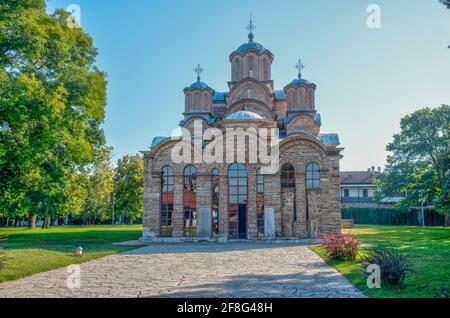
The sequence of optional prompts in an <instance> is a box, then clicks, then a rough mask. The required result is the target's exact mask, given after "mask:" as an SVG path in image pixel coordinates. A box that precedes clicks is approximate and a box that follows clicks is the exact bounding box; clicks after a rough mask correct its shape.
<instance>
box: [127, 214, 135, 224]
mask: <svg viewBox="0 0 450 318" xmlns="http://www.w3.org/2000/svg"><path fill="white" fill-rule="evenodd" d="M133 223H134V217H132V216H131V217H130V221H129V222H128V224H129V225H133Z"/></svg>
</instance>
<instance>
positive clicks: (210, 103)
mask: <svg viewBox="0 0 450 318" xmlns="http://www.w3.org/2000/svg"><path fill="white" fill-rule="evenodd" d="M253 29H254V26H253V24H252V23H251V22H250V25H249V31H250V34H249V35H248V42H246V43H244V44H242V45H241V46H240V47H239V48H238V49H236V50H235V51H233V52H232V53H231V54H230V56H229V60H230V66H231V80H230V81H229V82H228V87H229V90H228V91H227V92H217V91H215V90H214V89H213V88H211V87H209V86H208V85H207V84H206V83H205V82H203V81H201V79H200V73H201V71H202V70H201V68H200V66H199V67H198V68H197V70H196V71H197V72H198V78H197V81H196V82H194V83H193V84H192V85H190V86H188V87H186V88H185V89H184V94H185V107H184V113H183V115H184V119H183V120H182V121H181V122H180V126H181V127H183V128H186V129H187V130H189V131H193V130H194V122H196V121H197V122H199V121H200V122H201V124H202V125H201V127H202V129H203V130H205V129H207V128H211V127H212V128H216V129H220V130H225V129H226V128H230V127H242V128H248V127H255V128H261V127H265V128H272V129H273V128H277V129H278V134H277V136H276V139H277V142H278V147H279V158H278V159H279V169H277V171H276V172H272V173H269V174H267V173H263V172H262V169H261V168H262V166H263V165H261V164H258V163H253V162H249V161H247V159H248V149H255V145H253V144H252V142H251V141H249V140H247V141H246V142H245V145H246V146H247V150H245V151H246V155H245V159H246V161H244V162H237V161H236V162H232V163H230V162H227V163H225V161H224V162H219V163H212V164H211V163H205V162H201V163H182V164H180V163H174V162H173V159H172V158H173V157H172V150H173V148H174V146H175V145H176V144H177V143H179V142H180V141H179V140H176V139H174V138H170V137H168V138H165V137H156V138H154V140H153V142H152V145H151V147H150V149H149V150H147V151H143V154H144V164H145V171H144V173H145V176H144V216H143V240H144V241H148V242H189V241H199V240H208V241H218V242H227V241H230V240H259V239H261V240H273V239H297V238H310V237H317V236H318V235H319V234H320V233H324V232H330V231H336V230H339V229H340V219H341V201H340V185H339V161H340V159H341V158H342V156H341V154H340V153H341V151H342V148H339V138H338V135H337V134H322V133H320V127H321V117H320V115H319V113H318V112H317V110H316V104H315V92H316V85H315V84H313V83H311V82H309V81H307V80H306V79H304V78H303V77H302V74H301V71H302V68H303V65H302V63H301V62H299V64H298V65H297V68H298V71H299V72H298V76H297V78H295V79H294V80H293V81H292V82H290V83H288V84H287V85H285V86H284V88H283V89H282V90H276V89H275V86H274V81H273V80H272V75H271V66H272V63H273V62H274V54H273V53H272V52H271V51H270V50H268V49H266V48H264V47H263V46H262V45H261V44H259V43H257V42H255V41H254V36H253ZM163 110H164V109H161V111H163ZM269 139H270V137H269ZM190 142H192V144H193V147H200V148H205V146H206V144H207V143H208V141H204V140H201V142H200V143H199V142H198V141H196V140H194V139H192V140H191V141H190ZM235 150H236V151H237V152H238V151H239V150H241V149H235Z"/></svg>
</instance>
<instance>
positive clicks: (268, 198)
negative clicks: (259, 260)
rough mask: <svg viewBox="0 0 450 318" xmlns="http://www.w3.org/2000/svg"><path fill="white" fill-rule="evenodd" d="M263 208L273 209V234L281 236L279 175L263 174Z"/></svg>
mask: <svg viewBox="0 0 450 318" xmlns="http://www.w3.org/2000/svg"><path fill="white" fill-rule="evenodd" d="M264 208H265V209H273V210H274V214H275V235H276V236H281V184H280V175H279V174H271V175H264Z"/></svg>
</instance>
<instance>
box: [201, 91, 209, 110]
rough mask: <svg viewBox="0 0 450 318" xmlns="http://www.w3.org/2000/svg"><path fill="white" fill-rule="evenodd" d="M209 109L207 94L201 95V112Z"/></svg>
mask: <svg viewBox="0 0 450 318" xmlns="http://www.w3.org/2000/svg"><path fill="white" fill-rule="evenodd" d="M208 109H209V100H208V93H207V92H204V93H203V103H202V110H205V111H208Z"/></svg>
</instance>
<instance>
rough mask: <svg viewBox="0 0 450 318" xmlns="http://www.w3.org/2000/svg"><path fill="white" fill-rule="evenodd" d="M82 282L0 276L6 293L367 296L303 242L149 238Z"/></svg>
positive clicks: (0, 291) (87, 269)
mask: <svg viewBox="0 0 450 318" xmlns="http://www.w3.org/2000/svg"><path fill="white" fill-rule="evenodd" d="M80 267H81V288H79V289H77V288H75V289H69V288H67V284H66V282H67V277H68V274H67V269H66V268H64V269H58V270H53V271H50V272H46V273H40V274H36V275H33V276H30V277H26V278H23V279H20V280H17V281H13V282H6V283H2V284H0V298H4V297H7V298H10V297H31V298H37V297H76V298H79V297H88V298H98V297H175V298H191V297H200V298H202V297H225V298H249V297H261V298H268V297H286V298H302V297H307V298H318V297H333V298H336V297H337V298H344V297H345V298H350V297H364V295H363V294H362V293H361V292H359V291H358V290H357V289H356V288H355V287H353V286H352V285H351V284H350V283H349V282H348V281H347V280H346V279H345V278H344V277H343V276H342V275H341V274H339V273H338V272H337V271H336V270H335V269H333V268H332V267H330V266H329V265H327V264H326V263H325V262H324V261H323V260H322V259H321V258H320V257H319V256H318V255H316V254H315V253H314V252H312V251H310V250H309V249H308V248H307V247H306V246H299V245H286V246H282V245H268V244H250V243H236V244H225V245H219V244H173V245H172V244H170V245H150V246H146V247H143V248H139V249H137V250H133V251H129V252H126V253H122V254H116V255H111V256H107V257H104V258H101V259H97V260H94V261H90V262H87V263H84V264H81V265H80Z"/></svg>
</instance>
